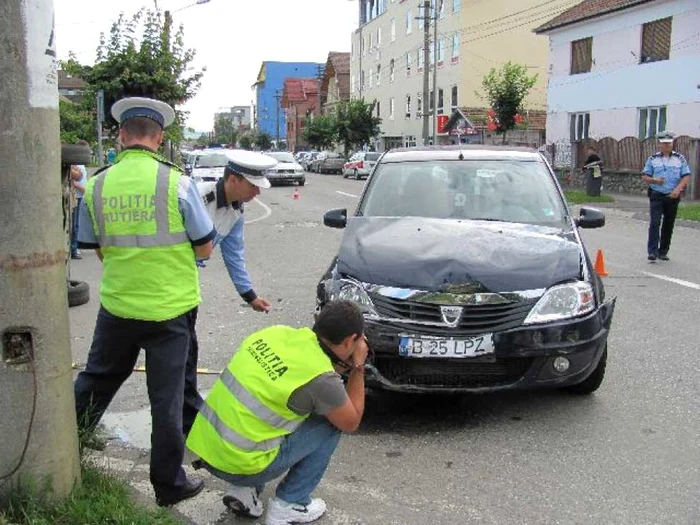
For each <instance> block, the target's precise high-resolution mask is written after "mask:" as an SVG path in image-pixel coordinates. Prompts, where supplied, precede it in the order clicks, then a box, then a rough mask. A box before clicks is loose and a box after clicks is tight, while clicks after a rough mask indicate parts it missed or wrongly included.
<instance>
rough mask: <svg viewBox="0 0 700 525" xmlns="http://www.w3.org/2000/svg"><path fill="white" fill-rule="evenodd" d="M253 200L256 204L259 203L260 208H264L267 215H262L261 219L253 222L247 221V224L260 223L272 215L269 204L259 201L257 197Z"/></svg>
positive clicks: (252, 220)
mask: <svg viewBox="0 0 700 525" xmlns="http://www.w3.org/2000/svg"><path fill="white" fill-rule="evenodd" d="M253 200H254V201H255V202H257V203H258V204H259V205H260V206H262V207H263V209H264V210H265V214H264V215H261V216H260V217H256V218H255V219H251V220H249V221H245V223H246V224H251V223H253V222H258V221H261V220H263V219H267V218H268V217H269V216H270V215H272V210H271V209H270V207H269V206H268V205H267V204H265V203H264V202H263V201H261V200H260V199H258V198H257V197H255V199H253Z"/></svg>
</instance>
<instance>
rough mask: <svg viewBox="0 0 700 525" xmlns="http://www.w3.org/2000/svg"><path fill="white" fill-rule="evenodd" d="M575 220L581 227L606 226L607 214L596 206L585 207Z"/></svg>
mask: <svg viewBox="0 0 700 525" xmlns="http://www.w3.org/2000/svg"><path fill="white" fill-rule="evenodd" d="M574 222H575V223H576V226H578V227H579V228H586V229H591V228H602V227H603V226H605V214H604V213H603V212H602V211H600V210H598V209H596V208H586V207H583V208H581V212H580V213H579V217H578V219H575V221H574Z"/></svg>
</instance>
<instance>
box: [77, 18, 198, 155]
mask: <svg viewBox="0 0 700 525" xmlns="http://www.w3.org/2000/svg"><path fill="white" fill-rule="evenodd" d="M166 14H167V13H166ZM139 31H140V32H141V34H140V35H139V34H138V32H139ZM194 54H195V53H194V51H193V50H192V49H186V48H185V46H184V29H183V26H182V25H181V26H180V27H179V28H178V30H177V32H176V33H175V35H174V37H173V36H172V19H171V18H170V17H169V16H163V15H162V13H161V11H160V10H159V9H155V10H152V9H141V10H140V11H138V12H137V13H136V14H135V15H133V17H131V18H130V19H128V18H126V17H125V16H124V14H121V15H119V18H118V19H117V21H116V22H114V23H113V24H112V28H111V30H110V33H109V37H106V36H105V34H104V33H102V35H101V37H100V45H99V46H98V48H97V60H96V62H95V65H94V66H83V65H81V64H80V63H79V62H78V61H77V59H76V58H75V56H74V55H71V57H70V59H69V60H68V61H67V62H66V63H64V68H65V69H66V70H67V71H68V72H69V73H71V74H74V75H76V76H79V77H81V78H82V79H83V80H85V82H86V83H87V85H88V87H87V90H86V100H90V101H94V100H95V98H96V93H97V91H98V90H100V89H102V90H104V99H105V114H106V115H109V108H111V107H112V104H113V103H114V102H116V101H117V100H119V99H120V98H123V97H127V96H140V97H150V98H157V99H159V100H162V101H163V102H167V103H168V104H170V105H171V106H172V107H173V108H175V110H176V121H175V125H173V126H170V127H169V128H168V129H167V130H166V137H167V138H169V139H171V140H174V141H175V142H180V141H181V140H182V124H183V123H184V120H185V116H186V113H184V112H182V111H179V110H177V106H180V105H182V104H184V103H185V102H186V101H187V100H189V99H191V98H192V97H193V96H194V95H195V94H196V92H197V90H198V89H199V86H200V80H201V78H202V75H203V73H204V71H205V70H204V69H202V70H201V71H192V70H191V67H190V64H191V62H192V60H193V58H194ZM92 104H93V105H92V107H93V108H94V102H93V103H92ZM105 120H106V122H105V127H106V128H108V129H109V130H111V131H112V132H116V130H117V129H118V123H117V122H116V121H114V120H113V119H112V118H111V117H108V118H106V119H105Z"/></svg>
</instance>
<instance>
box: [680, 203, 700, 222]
mask: <svg viewBox="0 0 700 525" xmlns="http://www.w3.org/2000/svg"><path fill="white" fill-rule="evenodd" d="M677 217H678V218H679V219H683V220H686V221H700V204H690V203H681V205H680V206H678V215H677Z"/></svg>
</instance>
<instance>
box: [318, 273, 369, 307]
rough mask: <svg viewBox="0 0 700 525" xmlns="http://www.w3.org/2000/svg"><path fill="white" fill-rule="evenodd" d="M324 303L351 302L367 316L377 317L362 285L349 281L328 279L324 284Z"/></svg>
mask: <svg viewBox="0 0 700 525" xmlns="http://www.w3.org/2000/svg"><path fill="white" fill-rule="evenodd" d="M324 286H325V289H326V301H352V302H353V303H355V304H357V306H359V307H360V309H361V310H362V311H363V312H364V313H367V314H371V315H377V311H376V310H375V309H374V304H373V303H372V299H370V298H369V295H368V294H367V292H366V291H365V290H364V288H362V285H361V284H360V283H358V282H356V281H353V280H350V279H328V280H326V281H325V282H324Z"/></svg>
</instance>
